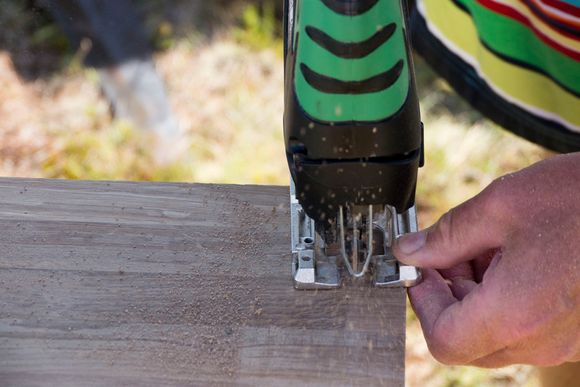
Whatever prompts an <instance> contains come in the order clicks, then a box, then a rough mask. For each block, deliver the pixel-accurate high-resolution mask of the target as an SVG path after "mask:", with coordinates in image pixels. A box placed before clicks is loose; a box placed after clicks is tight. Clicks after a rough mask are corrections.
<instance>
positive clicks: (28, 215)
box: [0, 179, 405, 387]
mask: <svg viewBox="0 0 580 387" xmlns="http://www.w3.org/2000/svg"><path fill="white" fill-rule="evenodd" d="M287 203H288V189H287V188H284V187H258V186H216V185H187V184H154V183H113V182H110V183H109V182H68V181H54V180H24V179H0V386H2V387H4V386H185V385H187V386H196V385H199V386H207V385H245V386H255V385H271V386H274V385H276V386H282V385H286V386H310V385H312V386H314V385H337V386H339V385H360V386H362V385H366V386H368V385H382V386H402V385H403V384H404V345H405V343H404V340H405V302H404V291H403V290H400V289H395V290H385V289H373V288H370V287H369V286H366V285H364V284H361V285H356V284H351V285H350V286H348V287H347V288H346V289H342V290H338V291H321V292H305V291H296V290H294V289H293V288H292V282H291V278H290V254H289V249H290V247H289V244H290V235H289V221H290V216H289V212H288V211H289V210H288V205H287Z"/></svg>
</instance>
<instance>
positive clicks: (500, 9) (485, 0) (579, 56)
mask: <svg viewBox="0 0 580 387" xmlns="http://www.w3.org/2000/svg"><path fill="white" fill-rule="evenodd" d="M477 2H478V3H479V4H480V5H482V6H483V7H485V8H487V9H489V10H491V11H493V12H496V13H500V14H502V15H504V16H507V17H509V18H511V19H513V20H516V21H518V22H520V23H522V24H523V25H525V26H526V27H528V28H529V29H531V30H532V31H533V32H534V33H535V34H536V36H537V37H538V38H540V39H541V40H542V41H543V42H544V43H546V44H547V45H548V46H550V47H552V48H553V49H555V50H558V51H560V52H561V53H562V54H564V55H566V56H568V57H570V58H572V59H574V60H576V61H579V62H580V53H579V52H576V51H574V50H570V49H569V48H568V47H565V46H562V45H561V44H560V43H558V42H556V41H554V40H553V39H551V38H550V37H549V36H546V35H544V34H543V33H542V31H540V30H539V29H537V28H536V27H535V26H534V25H533V24H532V23H531V22H530V20H529V19H528V18H527V17H525V16H524V15H522V14H521V13H519V12H518V11H516V10H515V9H513V8H511V7H508V6H506V5H503V4H499V3H496V2H494V1H491V0H477Z"/></svg>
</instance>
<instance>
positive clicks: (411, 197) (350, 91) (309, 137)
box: [284, 0, 424, 289]
mask: <svg viewBox="0 0 580 387" xmlns="http://www.w3.org/2000/svg"><path fill="white" fill-rule="evenodd" d="M406 18H407V4H406V0H285V50H284V51H285V113H284V135H285V142H286V154H287V157H288V163H289V166H290V172H291V176H292V184H291V222H292V256H293V258H292V260H293V263H292V265H293V276H294V284H295V287H296V288H298V289H330V288H337V287H340V286H341V284H342V283H343V282H344V280H345V279H349V278H350V279H352V280H354V279H361V280H366V281H369V282H372V283H374V285H376V286H380V287H393V286H407V287H408V286H413V285H414V284H416V283H418V281H420V277H421V275H420V272H419V271H418V270H417V269H416V268H414V267H411V266H404V265H402V264H400V263H399V262H398V261H397V260H396V258H395V257H394V256H393V254H392V252H391V246H392V243H393V241H394V240H395V238H397V237H398V236H399V235H401V234H403V233H407V232H412V231H416V230H417V218H416V212H415V188H416V185H417V172H418V169H419V167H421V166H422V165H423V159H424V156H423V155H424V153H423V127H422V124H421V118H420V112H419V103H418V98H417V93H416V88H415V77H414V70H413V62H412V55H411V49H410V43H409V39H408V36H407V30H406V24H405V21H406Z"/></svg>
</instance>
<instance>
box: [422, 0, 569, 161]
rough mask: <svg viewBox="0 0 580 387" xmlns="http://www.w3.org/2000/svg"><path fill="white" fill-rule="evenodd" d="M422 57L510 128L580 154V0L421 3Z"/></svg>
mask: <svg viewBox="0 0 580 387" xmlns="http://www.w3.org/2000/svg"><path fill="white" fill-rule="evenodd" d="M416 5H417V6H416V8H415V9H414V11H413V15H412V30H413V43H414V46H415V48H416V49H417V51H419V53H420V54H422V56H423V57H425V59H426V60H427V61H428V62H429V63H430V64H431V65H432V66H433V67H434V68H435V69H436V70H437V71H438V72H439V73H440V74H441V75H442V76H443V77H444V78H446V79H447V80H448V81H449V82H450V84H451V85H452V86H453V87H454V88H455V89H456V90H457V91H458V92H459V94H461V95H462V96H463V97H465V98H466V99H467V100H468V101H469V102H470V103H471V104H472V105H473V106H474V107H476V108H477V109H479V110H481V111H482V112H483V113H484V114H486V115H487V116H489V117H490V118H491V119H493V120H494V121H496V122H497V123H499V124H500V125H502V126H503V127H505V128H507V129H509V130H511V131H513V132H514V133H516V134H518V135H521V136H523V137H525V138H527V139H529V140H532V141H534V142H537V143H539V144H542V145H544V146H546V147H548V148H551V149H554V150H557V151H562V152H571V151H578V150H580V0H417V1H416Z"/></svg>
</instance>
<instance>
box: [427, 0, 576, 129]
mask: <svg viewBox="0 0 580 387" xmlns="http://www.w3.org/2000/svg"><path fill="white" fill-rule="evenodd" d="M420 3H422V7H421V9H422V12H423V13H424V16H426V19H427V20H428V23H429V26H430V28H431V27H432V26H434V27H436V28H437V30H438V33H440V34H441V35H442V37H443V38H445V39H446V40H447V41H450V42H452V43H453V44H454V45H455V46H456V47H455V48H452V47H450V48H451V49H452V51H454V52H455V51H456V50H457V49H458V50H459V51H460V52H455V53H456V54H458V55H460V56H461V57H462V58H464V59H466V60H467V61H468V62H469V63H470V64H471V65H477V64H478V67H479V73H480V75H482V76H483V77H484V78H485V80H486V81H487V82H488V84H490V86H491V87H493V88H494V89H496V90H497V89H499V91H500V94H503V95H504V96H507V97H509V98H508V99H510V100H513V101H514V102H516V101H517V102H520V103H519V104H518V105H520V106H521V107H523V108H524V109H526V110H528V111H531V112H532V113H534V114H538V113H537V112H536V111H534V110H536V109H539V110H540V111H543V112H545V113H547V114H546V117H545V118H549V117H547V116H558V117H560V118H561V120H564V121H565V122H564V124H565V123H566V122H567V123H569V124H571V125H567V126H575V127H576V128H578V127H580V98H576V97H575V96H573V95H572V94H570V93H568V92H566V91H565V90H563V89H562V88H560V87H559V86H558V85H557V84H555V83H554V82H552V80H550V79H549V78H547V77H545V76H543V75H541V74H538V73H536V72H533V71H530V70H527V69H525V68H522V67H518V66H516V65H513V64H511V63H508V62H505V61H503V60H501V59H500V58H498V57H497V56H495V55H494V54H492V53H491V52H489V51H488V50H487V49H486V48H485V47H483V45H482V44H481V42H480V41H479V37H478V34H477V29H476V28H475V25H474V23H473V19H472V18H471V17H470V16H469V15H468V14H466V13H465V12H463V11H462V10H460V9H459V8H458V7H457V6H456V5H454V4H453V3H452V2H451V1H450V0H445V1H441V0H422V1H421V2H420ZM466 56H467V58H466ZM517 102H516V103H517ZM538 115H541V114H538Z"/></svg>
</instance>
